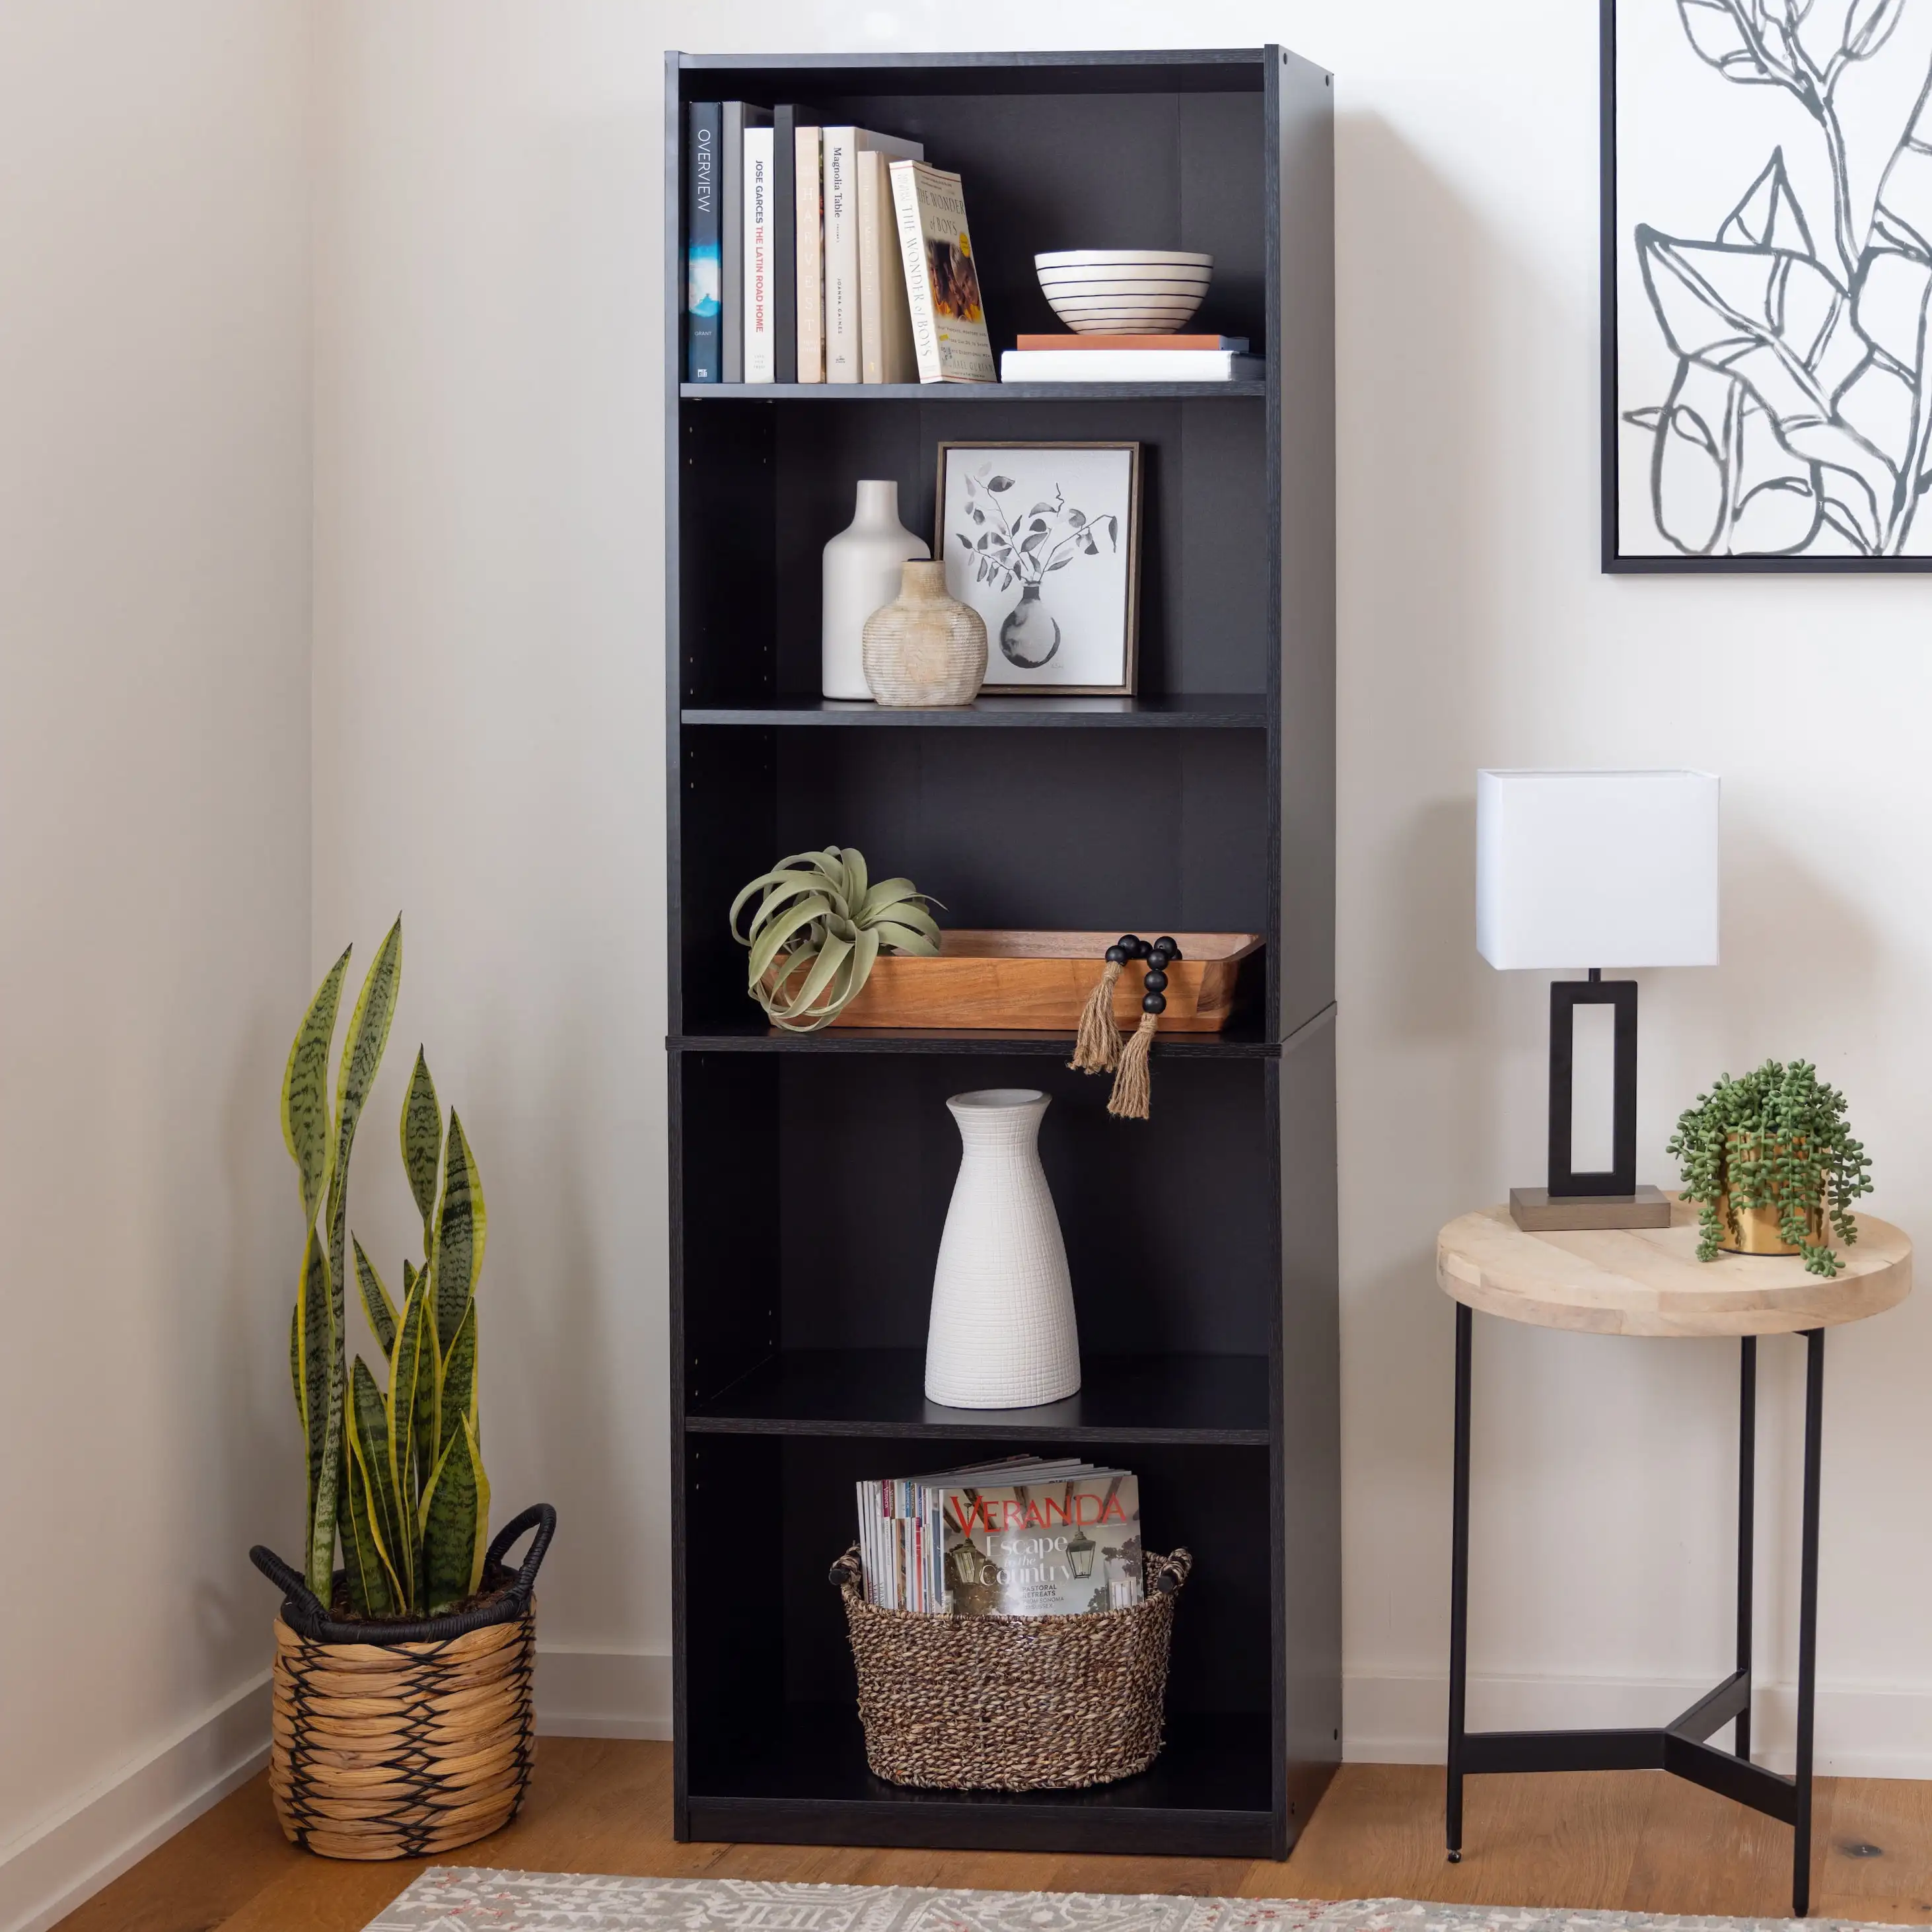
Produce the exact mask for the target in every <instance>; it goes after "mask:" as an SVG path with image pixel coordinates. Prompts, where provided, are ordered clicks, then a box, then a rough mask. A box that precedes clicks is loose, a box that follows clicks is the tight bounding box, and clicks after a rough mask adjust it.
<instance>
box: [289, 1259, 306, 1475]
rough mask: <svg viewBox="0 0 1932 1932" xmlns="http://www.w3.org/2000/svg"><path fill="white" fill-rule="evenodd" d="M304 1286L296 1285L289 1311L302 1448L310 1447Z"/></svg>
mask: <svg viewBox="0 0 1932 1932" xmlns="http://www.w3.org/2000/svg"><path fill="white" fill-rule="evenodd" d="M289 1385H290V1388H293V1390H294V1391H295V1396H296V1418H297V1420H298V1421H300V1423H301V1424H302V1447H303V1449H304V1450H305V1451H306V1450H307V1448H308V1406H307V1405H306V1404H305V1403H304V1402H303V1400H302V1284H301V1283H299V1282H298V1283H296V1299H295V1305H294V1306H293V1307H292V1308H291V1309H290V1310H289Z"/></svg>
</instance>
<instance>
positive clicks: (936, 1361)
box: [926, 1087, 1080, 1409]
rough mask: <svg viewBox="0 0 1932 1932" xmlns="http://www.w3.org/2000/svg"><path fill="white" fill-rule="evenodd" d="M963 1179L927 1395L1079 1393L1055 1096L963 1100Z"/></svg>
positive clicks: (1009, 1400) (930, 1336) (1026, 1401)
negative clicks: (1055, 1147)
mask: <svg viewBox="0 0 1932 1932" xmlns="http://www.w3.org/2000/svg"><path fill="white" fill-rule="evenodd" d="M946 1104H947V1106H948V1107H949V1108H950V1109H952V1112H953V1119H954V1120H955V1121H957V1122H958V1123H959V1139H960V1141H961V1142H962V1155H961V1158H960V1163H959V1179H958V1181H956V1182H955V1183H954V1184H953V1205H952V1206H951V1208H950V1209H948V1211H947V1216H946V1232H945V1233H944V1235H942V1236H941V1239H940V1244H939V1265H938V1269H937V1270H936V1271H935V1274H934V1276H933V1283H932V1323H931V1325H930V1327H929V1328H928V1330H927V1331H926V1400H928V1401H929V1402H937V1403H944V1404H945V1405H946V1406H947V1407H948V1408H950V1409H1027V1408H1031V1407H1032V1406H1035V1405H1036V1404H1037V1403H1046V1402H1059V1401H1061V1400H1063V1399H1064V1398H1065V1397H1067V1396H1070V1395H1072V1394H1074V1393H1075V1392H1076V1391H1077V1390H1078V1389H1079V1387H1080V1337H1079V1331H1078V1330H1077V1329H1076V1327H1075V1325H1074V1319H1073V1283H1071V1281H1070V1280H1069V1278H1068V1276H1067V1244H1066V1243H1065V1242H1064V1241H1062V1240H1061V1235H1060V1217H1058V1215H1057V1214H1055V1212H1054V1211H1053V1196H1052V1194H1051V1193H1049V1191H1048V1190H1047V1185H1046V1172H1045V1170H1044V1169H1043V1168H1042V1167H1041V1166H1040V1119H1041V1117H1042V1116H1043V1115H1044V1114H1045V1113H1046V1109H1047V1097H1046V1095H1045V1094H1042V1093H1040V1092H1038V1091H1036V1090H1035V1089H1034V1088H1027V1087H993V1088H987V1089H986V1090H985V1091H983V1092H980V1093H977V1094H954V1095H953V1097H952V1098H951V1099H950V1100H948V1101H947V1103H946Z"/></svg>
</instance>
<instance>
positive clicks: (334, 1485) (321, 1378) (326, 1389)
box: [296, 1227, 342, 1603]
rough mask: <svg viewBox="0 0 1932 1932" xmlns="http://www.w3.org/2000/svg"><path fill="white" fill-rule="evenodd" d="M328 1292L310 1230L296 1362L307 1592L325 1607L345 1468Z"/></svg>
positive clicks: (323, 1262)
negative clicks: (304, 1466) (304, 1455)
mask: <svg viewBox="0 0 1932 1932" xmlns="http://www.w3.org/2000/svg"><path fill="white" fill-rule="evenodd" d="M337 1305H338V1304H337V1303H336V1301H335V1297H334V1296H333V1295H332V1294H331V1293H330V1292H329V1251H328V1250H327V1248H326V1247H325V1246H324V1245H323V1240H322V1236H321V1235H320V1232H318V1231H317V1229H314V1227H311V1229H309V1231H308V1236H307V1238H306V1239H305V1241H304V1242H303V1244H302V1276H301V1278H300V1280H299V1283H298V1284H297V1286H296V1333H297V1336H298V1337H299V1341H300V1344H301V1346H300V1350H299V1358H298V1362H297V1367H298V1369H299V1373H300V1375H301V1379H302V1424H303V1436H304V1439H305V1445H306V1447H307V1448H308V1532H307V1547H306V1550H305V1555H304V1568H305V1571H306V1573H307V1575H308V1586H309V1588H310V1589H311V1590H313V1591H314V1592H315V1593H316V1595H317V1596H318V1597H320V1598H321V1599H322V1601H323V1602H324V1603H326V1602H328V1601H329V1591H330V1590H331V1589H332V1587H333V1586H334V1583H335V1505H336V1497H337V1494H338V1489H339V1486H340V1483H341V1463H342V1382H341V1373H340V1370H341V1361H342V1347H341V1329H340V1328H339V1326H338V1324H337V1322H336V1319H335V1308H336V1307H337Z"/></svg>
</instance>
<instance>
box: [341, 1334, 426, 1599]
mask: <svg viewBox="0 0 1932 1932" xmlns="http://www.w3.org/2000/svg"><path fill="white" fill-rule="evenodd" d="M350 1382H351V1394H352V1397H353V1411H352V1413H353V1418H354V1422H355V1433H354V1437H353V1440H354V1442H355V1445H356V1456H357V1458H358V1460H359V1461H360V1462H361V1463H362V1472H363V1476H364V1478H365V1481H367V1483H368V1489H369V1502H370V1520H371V1523H372V1524H373V1525H374V1529H375V1532H376V1541H377V1543H378V1544H380V1546H381V1548H382V1551H383V1556H384V1558H385V1559H386V1561H387V1562H388V1564H389V1575H390V1577H391V1578H392V1580H393V1581H394V1582H395V1586H396V1589H397V1591H398V1594H399V1595H401V1598H402V1600H403V1601H404V1602H405V1603H407V1602H408V1601H409V1600H410V1570H411V1568H412V1567H413V1565H412V1559H413V1558H414V1556H415V1555H416V1535H415V1531H416V1524H415V1523H414V1521H413V1519H412V1518H411V1517H410V1514H409V1513H408V1512H407V1510H406V1509H405V1508H404V1502H403V1492H402V1484H401V1481H399V1480H398V1469H397V1467H396V1464H395V1460H394V1457H393V1456H392V1451H391V1436H390V1430H389V1406H388V1405H387V1404H386V1403H385V1402H384V1401H383V1391H381V1390H380V1388H377V1386H376V1378H375V1377H374V1376H373V1375H372V1374H371V1373H370V1372H369V1364H368V1363H367V1362H365V1361H363V1359H362V1357H361V1356H360V1355H358V1356H357V1357H356V1367H355V1369H354V1370H353V1373H352V1375H351V1376H350Z"/></svg>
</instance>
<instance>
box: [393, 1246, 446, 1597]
mask: <svg viewBox="0 0 1932 1932" xmlns="http://www.w3.org/2000/svg"><path fill="white" fill-rule="evenodd" d="M428 1285H429V1278H428V1276H426V1275H419V1276H417V1277H416V1288H415V1291H414V1292H413V1293H412V1294H411V1295H410V1297H409V1298H408V1300H407V1301H405V1302H404V1304H403V1313H402V1316H401V1321H400V1322H399V1324H398V1327H397V1330H396V1352H395V1355H393V1356H392V1358H391V1359H390V1364H389V1442H390V1453H391V1454H392V1456H393V1457H395V1463H396V1470H397V1475H398V1478H399V1480H400V1481H401V1484H402V1499H403V1505H404V1508H405V1510H406V1511H408V1512H410V1517H411V1520H414V1513H415V1511H416V1508H417V1506H418V1505H419V1504H420V1503H421V1502H422V1497H423V1492H424V1491H425V1490H427V1489H428V1487H429V1481H430V1478H431V1475H433V1474H434V1472H435V1469H436V1450H437V1435H436V1428H437V1424H436V1383H437V1364H436V1345H435V1343H434V1341H433V1340H431V1330H430V1313H429V1294H428ZM416 1581H417V1583H419V1584H420V1583H421V1581H422V1579H421V1577H418V1578H417V1579H416Z"/></svg>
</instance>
